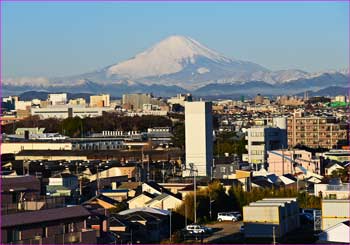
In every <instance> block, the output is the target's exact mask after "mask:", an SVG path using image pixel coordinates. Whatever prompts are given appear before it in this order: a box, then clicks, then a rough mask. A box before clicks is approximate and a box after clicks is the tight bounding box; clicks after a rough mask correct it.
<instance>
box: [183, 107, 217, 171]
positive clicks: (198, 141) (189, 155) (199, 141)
mask: <svg viewBox="0 0 350 245" xmlns="http://www.w3.org/2000/svg"><path fill="white" fill-rule="evenodd" d="M211 106H212V104H211V103H210V102H204V101H196V102H186V103H185V136H186V137H185V138H186V166H187V168H189V163H193V164H194V166H195V167H196V168H197V169H198V176H210V174H211V166H212V161H213V125H212V113H211Z"/></svg>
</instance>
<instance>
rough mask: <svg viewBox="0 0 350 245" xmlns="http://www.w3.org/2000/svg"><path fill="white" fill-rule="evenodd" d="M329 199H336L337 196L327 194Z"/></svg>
mask: <svg viewBox="0 0 350 245" xmlns="http://www.w3.org/2000/svg"><path fill="white" fill-rule="evenodd" d="M328 196H329V199H337V194H329V195H328Z"/></svg>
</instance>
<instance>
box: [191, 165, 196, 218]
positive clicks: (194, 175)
mask: <svg viewBox="0 0 350 245" xmlns="http://www.w3.org/2000/svg"><path fill="white" fill-rule="evenodd" d="M191 169H192V167H191ZM192 171H193V170H192ZM196 184H197V183H196V172H194V171H193V189H194V197H193V198H194V223H195V224H197V185H196Z"/></svg>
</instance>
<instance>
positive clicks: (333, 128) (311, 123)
mask: <svg viewBox="0 0 350 245" xmlns="http://www.w3.org/2000/svg"><path fill="white" fill-rule="evenodd" d="M287 131H288V146H290V147H293V146H295V145H297V144H301V145H305V146H307V147H311V148H318V147H321V148H328V149H332V148H335V147H336V146H337V144H339V143H341V142H340V141H344V142H346V141H347V129H346V125H342V124H341V123H339V122H338V121H337V119H336V118H335V117H316V116H304V115H303V113H302V112H296V113H294V115H293V116H292V117H290V118H288V130H287Z"/></svg>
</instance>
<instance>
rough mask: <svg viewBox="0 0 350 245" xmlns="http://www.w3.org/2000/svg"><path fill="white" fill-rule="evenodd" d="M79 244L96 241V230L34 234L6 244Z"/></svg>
mask: <svg viewBox="0 0 350 245" xmlns="http://www.w3.org/2000/svg"><path fill="white" fill-rule="evenodd" d="M73 243H75V244H79V243H87V244H94V243H96V231H95V230H92V229H83V231H79V232H70V233H65V234H58V235H54V236H50V237H41V236H36V237H34V238H32V239H23V240H18V241H13V242H10V243H7V244H73Z"/></svg>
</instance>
